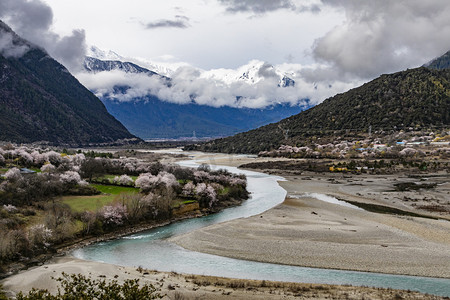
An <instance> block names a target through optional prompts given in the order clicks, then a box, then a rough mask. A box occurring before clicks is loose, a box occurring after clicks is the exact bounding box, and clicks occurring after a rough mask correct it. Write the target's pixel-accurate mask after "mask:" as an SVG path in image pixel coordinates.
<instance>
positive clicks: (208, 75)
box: [85, 46, 295, 88]
mask: <svg viewBox="0 0 450 300" xmlns="http://www.w3.org/2000/svg"><path fill="white" fill-rule="evenodd" d="M87 56H88V58H87V59H86V61H85V68H86V69H87V70H89V71H92V72H99V71H112V70H121V71H124V72H126V73H148V72H149V71H150V72H151V73H156V74H159V75H162V76H165V77H171V76H172V75H173V74H174V73H175V71H176V70H174V69H171V68H168V67H166V66H163V65H161V64H157V63H153V62H150V61H143V60H136V59H133V58H125V57H123V56H121V55H119V54H117V53H116V52H114V51H111V50H109V51H103V50H100V49H99V48H97V47H95V46H91V47H90V48H89V51H88V55H87ZM95 59H97V60H95ZM100 61H105V63H101V62H100ZM106 62H107V63H106ZM120 62H122V63H123V64H120ZM141 66H143V67H141ZM197 71H198V72H199V73H200V78H204V79H210V80H213V81H215V82H216V83H218V84H220V85H222V84H225V85H231V84H233V83H237V82H243V83H246V84H249V85H254V84H256V83H258V82H260V81H262V80H264V79H274V80H276V81H277V85H276V86H274V88H275V87H289V86H294V85H295V81H294V80H293V79H292V78H291V76H290V75H289V74H287V73H285V72H282V71H281V70H279V69H277V68H275V67H274V66H273V65H271V64H269V63H267V62H264V61H260V60H252V61H250V62H249V63H248V64H246V65H243V66H241V67H239V68H237V69H213V70H209V71H205V70H201V69H197Z"/></svg>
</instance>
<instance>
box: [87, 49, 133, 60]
mask: <svg viewBox="0 0 450 300" xmlns="http://www.w3.org/2000/svg"><path fill="white" fill-rule="evenodd" d="M87 56H89V57H93V58H97V59H99V60H118V61H125V58H124V57H123V56H120V55H119V54H117V53H116V52H114V51H111V50H109V51H103V50H101V49H99V48H97V47H95V46H91V47H89V48H88V51H87Z"/></svg>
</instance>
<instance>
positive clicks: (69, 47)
mask: <svg viewBox="0 0 450 300" xmlns="http://www.w3.org/2000/svg"><path fill="white" fill-rule="evenodd" d="M0 19H2V20H3V21H4V22H6V23H7V24H8V25H9V26H11V27H12V29H13V30H14V31H15V32H16V33H17V34H19V35H20V36H21V37H23V38H25V39H27V40H28V41H30V42H32V43H34V44H36V45H38V46H40V47H43V48H44V49H46V50H47V51H48V53H49V54H50V55H51V56H52V57H54V58H56V59H57V60H59V61H60V62H61V63H63V64H64V65H65V66H66V67H67V68H69V69H70V70H77V69H78V68H79V67H80V63H82V61H83V59H84V56H85V54H86V42H85V40H86V33H85V31H84V30H79V29H76V30H73V31H72V33H71V34H70V35H66V36H61V35H59V34H56V33H54V32H53V31H52V29H51V26H52V24H53V11H52V8H51V7H50V6H48V5H47V4H46V3H45V2H43V1H40V0H2V1H0ZM6 39H7V38H5V37H1V40H2V41H3V42H4V43H5V42H6Z"/></svg>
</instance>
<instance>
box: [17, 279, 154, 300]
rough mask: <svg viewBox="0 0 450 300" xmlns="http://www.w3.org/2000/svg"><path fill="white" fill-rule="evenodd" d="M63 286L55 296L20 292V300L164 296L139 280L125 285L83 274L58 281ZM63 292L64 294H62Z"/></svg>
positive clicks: (125, 282) (129, 280)
mask: <svg viewBox="0 0 450 300" xmlns="http://www.w3.org/2000/svg"><path fill="white" fill-rule="evenodd" d="M56 280H57V281H59V282H60V284H61V289H59V290H58V293H57V294H56V295H55V296H53V295H51V294H50V293H49V292H48V291H47V290H37V289H33V290H32V291H30V292H29V293H28V295H24V294H22V292H20V293H19V294H18V295H17V299H18V300H40V299H42V300H59V299H65V300H72V299H73V300H76V299H84V300H90V299H117V300H120V299H161V298H162V296H161V295H160V294H159V293H157V292H156V288H155V287H154V286H153V285H151V284H144V285H142V286H140V285H139V279H128V280H125V281H124V283H123V284H119V283H118V282H117V280H112V281H110V282H107V281H106V280H104V279H103V280H100V279H91V278H90V277H86V276H83V275H81V274H78V275H76V274H72V275H68V274H66V273H63V277H60V278H58V279H56ZM61 290H62V292H61Z"/></svg>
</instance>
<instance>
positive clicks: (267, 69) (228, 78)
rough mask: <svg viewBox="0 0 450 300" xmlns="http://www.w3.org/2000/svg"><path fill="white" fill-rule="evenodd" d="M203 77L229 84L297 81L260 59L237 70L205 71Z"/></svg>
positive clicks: (283, 85)
mask: <svg viewBox="0 0 450 300" xmlns="http://www.w3.org/2000/svg"><path fill="white" fill-rule="evenodd" d="M201 77H202V78H205V79H212V80H215V81H218V82H222V83H224V84H227V85H230V84H233V83H238V82H245V83H247V84H249V85H253V84H256V83H258V82H260V81H262V80H276V81H277V82H278V86H279V87H287V86H294V85H295V81H294V80H292V79H291V78H289V77H288V76H287V75H286V74H285V73H283V72H281V71H280V70H277V69H276V68H275V67H274V66H272V65H271V64H269V63H267V62H263V61H259V60H252V61H250V62H249V63H248V64H246V65H244V66H241V67H239V68H238V69H236V70H233V69H215V70H210V71H204V72H203V73H202V75H201Z"/></svg>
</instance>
